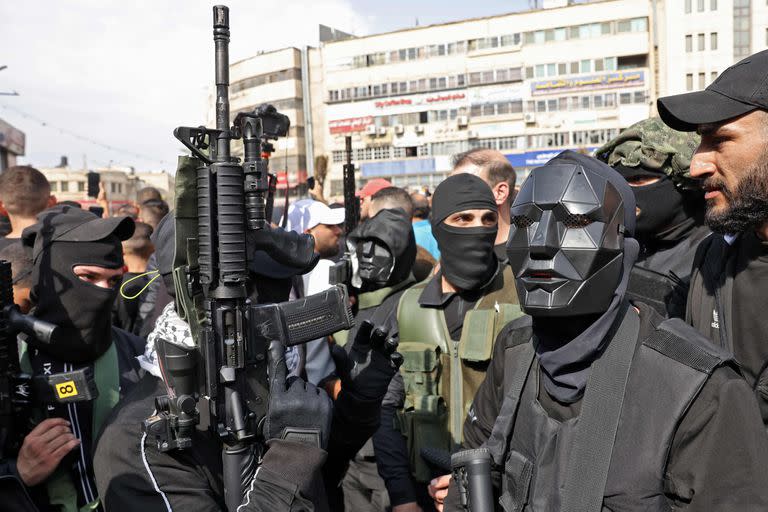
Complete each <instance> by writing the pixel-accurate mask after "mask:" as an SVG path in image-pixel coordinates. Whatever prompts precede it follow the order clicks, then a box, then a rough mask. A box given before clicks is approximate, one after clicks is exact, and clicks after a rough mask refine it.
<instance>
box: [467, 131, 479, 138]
mask: <svg viewBox="0 0 768 512" xmlns="http://www.w3.org/2000/svg"><path fill="white" fill-rule="evenodd" d="M467 137H468V138H470V139H476V138H477V132H476V131H475V130H468V131H467Z"/></svg>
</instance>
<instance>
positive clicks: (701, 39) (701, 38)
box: [696, 34, 704, 52]
mask: <svg viewBox="0 0 768 512" xmlns="http://www.w3.org/2000/svg"><path fill="white" fill-rule="evenodd" d="M696 39H697V40H698V45H697V49H698V50H699V51H700V52H702V51H704V34H699V37H697V38H696Z"/></svg>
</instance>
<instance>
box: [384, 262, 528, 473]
mask: <svg viewBox="0 0 768 512" xmlns="http://www.w3.org/2000/svg"><path fill="white" fill-rule="evenodd" d="M430 279H431V278H430ZM428 282H429V279H427V280H425V281H422V282H421V283H418V284H416V285H415V286H413V287H411V288H410V289H408V290H406V292H405V293H404V294H403V296H402V297H401V298H400V303H399V304H398V310H397V322H398V326H399V331H400V344H399V346H398V351H399V352H400V353H401V354H402V355H403V358H404V362H403V365H402V367H401V368H400V373H401V374H402V376H403V380H404V381H405V395H406V399H405V407H404V409H403V411H402V412H401V413H400V414H399V416H398V421H399V423H400V425H399V428H400V430H401V431H402V433H403V435H405V436H406V438H407V441H408V456H409V460H410V466H411V470H412V471H413V474H414V476H415V477H416V479H417V480H418V481H420V482H427V481H429V480H430V479H431V478H432V477H433V476H434V475H433V472H432V471H431V470H430V468H429V467H428V466H427V464H426V462H425V461H424V460H423V459H422V457H421V450H422V449H423V448H433V449H439V450H446V451H453V450H455V449H456V448H457V447H458V446H460V445H461V431H462V424H463V421H464V417H465V415H466V412H467V410H468V409H469V406H470V405H471V403H472V399H473V398H474V396H475V393H476V392H477V388H478V387H479V386H480V383H481V382H482V381H483V379H484V377H485V371H486V369H487V368H488V364H489V362H490V359H491V354H493V345H494V343H495V341H496V336H497V335H498V333H499V332H500V331H501V329H502V328H503V327H504V326H505V325H506V324H507V323H509V322H510V321H511V320H513V319H515V318H517V317H519V316H520V315H522V311H521V310H520V306H519V304H518V300H517V294H516V292H515V287H514V276H513V274H512V269H511V268H510V267H509V266H508V265H505V266H504V270H503V272H499V273H498V275H497V276H496V278H495V279H494V281H493V283H491V284H490V285H489V286H488V291H487V293H486V295H484V296H483V297H482V298H481V299H480V300H479V301H478V302H477V304H476V305H475V307H474V308H473V309H472V310H470V311H468V312H467V313H466V315H465V316H464V324H463V328H462V333H461V339H460V340H459V341H453V340H452V339H451V336H450V334H449V332H448V326H447V324H446V322H445V313H444V312H443V310H442V309H438V308H424V307H421V306H420V305H419V297H420V296H421V293H422V292H423V290H424V287H426V285H427V283H428Z"/></svg>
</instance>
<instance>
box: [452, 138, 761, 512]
mask: <svg viewBox="0 0 768 512" xmlns="http://www.w3.org/2000/svg"><path fill="white" fill-rule="evenodd" d="M512 219H513V227H512V230H511V231H510V238H509V243H508V244H507V253H508V256H509V264H510V266H511V267H512V269H513V270H514V272H515V276H516V278H517V281H516V285H517V290H518V294H519V296H520V303H521V305H522V307H523V309H524V311H525V312H526V313H527V314H528V315H530V316H527V317H523V318H521V319H518V320H516V321H514V322H512V323H510V324H509V325H508V326H507V327H505V328H504V330H503V331H502V333H501V334H500V335H499V339H498V341H497V342H496V347H495V350H494V355H493V361H492V363H491V367H490V368H489V369H488V373H487V375H486V378H485V381H484V382H483V383H482V385H481V386H480V389H479V391H478V393H477V395H476V396H475V400H474V403H473V404H472V408H471V410H470V412H469V414H468V415H467V418H466V422H465V423H464V446H465V447H467V448H478V447H480V446H483V447H484V448H485V449H486V450H487V452H486V453H487V454H488V455H489V456H490V458H491V460H492V462H493V468H494V469H493V470H492V471H493V472H494V474H495V475H492V476H491V479H492V481H493V482H495V489H494V498H497V499H498V500H499V503H500V504H501V505H502V506H503V508H504V510H531V511H544V510H562V511H576V510H633V511H640V510H673V509H674V510H696V511H699V512H701V511H733V510H750V511H751V510H755V511H756V510H765V509H766V507H768V476H767V475H766V472H765V464H766V463H768V438H766V436H765V431H764V430H763V428H762V425H760V423H759V421H760V420H759V412H758V408H757V404H756V403H755V399H754V397H753V396H752V393H751V392H750V390H749V387H748V385H747V384H746V383H745V382H744V380H743V379H742V378H741V376H740V375H739V373H738V366H737V365H736V364H735V362H734V361H733V360H732V358H731V356H730V355H729V354H728V353H727V352H726V351H724V350H722V349H720V348H718V347H715V346H713V345H712V344H711V343H709V342H708V341H707V340H706V339H705V338H704V337H703V336H701V335H700V334H698V333H697V332H696V331H695V330H694V329H692V328H691V327H690V326H688V325H686V324H685V323H684V322H683V321H681V320H679V319H670V320H664V319H663V318H662V317H661V316H660V315H659V314H657V313H656V312H655V311H654V310H653V308H651V307H649V306H647V305H645V304H643V303H641V302H637V303H632V304H630V303H629V301H628V300H627V298H626V295H625V292H626V289H627V283H628V278H629V272H630V269H631V268H632V265H633V264H634V261H635V258H636V257H637V254H638V250H639V247H638V244H637V241H636V240H635V239H634V238H633V235H634V230H635V200H634V194H633V193H632V190H631V189H630V187H629V185H628V184H627V182H626V181H625V180H624V179H623V178H622V177H621V176H620V175H619V174H618V173H616V171H614V170H613V169H611V168H610V167H608V166H607V165H605V164H603V163H602V162H599V161H597V160H595V159H593V158H590V157H588V156H585V155H580V154H577V153H574V152H571V151H566V152H563V153H561V154H560V155H558V156H557V157H555V158H554V159H552V160H550V161H549V162H548V163H547V164H546V165H545V166H544V167H540V168H538V169H534V170H533V171H532V173H531V174H530V176H529V177H528V179H527V180H526V181H525V183H524V184H523V186H522V188H521V190H520V193H519V195H518V197H517V199H516V200H515V202H514V204H513V206H512ZM451 487H452V488H451V490H450V492H449V495H448V498H447V503H446V504H445V510H461V507H460V505H459V502H458V499H459V494H458V492H456V491H457V489H456V487H455V484H453V483H452V484H451Z"/></svg>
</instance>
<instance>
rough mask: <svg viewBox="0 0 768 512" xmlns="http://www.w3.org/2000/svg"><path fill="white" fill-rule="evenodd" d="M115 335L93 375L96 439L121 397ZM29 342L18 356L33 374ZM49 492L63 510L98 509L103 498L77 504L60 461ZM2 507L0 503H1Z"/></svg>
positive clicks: (47, 483) (52, 501)
mask: <svg viewBox="0 0 768 512" xmlns="http://www.w3.org/2000/svg"><path fill="white" fill-rule="evenodd" d="M117 342H118V340H115V339H113V340H112V344H111V345H110V346H109V348H108V349H107V351H106V352H104V354H102V355H101V356H100V357H99V358H98V359H97V360H96V361H94V363H93V379H94V381H95V383H96V389H98V391H99V396H98V397H96V399H95V400H94V402H93V422H92V425H91V428H92V432H93V438H92V439H93V442H94V444H95V442H96V434H97V433H98V432H99V431H100V430H101V426H102V425H103V424H104V420H106V419H107V416H108V415H109V413H110V412H111V411H112V409H113V408H114V407H115V405H117V402H118V401H119V400H120V368H119V365H118V357H117V347H116V346H115V343H117ZM27 350H28V347H27V344H26V343H21V351H20V354H19V360H20V365H21V369H22V371H24V372H26V373H27V374H30V375H31V374H32V365H31V363H30V360H29V352H28V351H27ZM45 486H46V491H47V492H48V502H49V503H50V504H51V505H57V506H58V507H60V510H61V512H86V511H92V510H97V509H98V507H99V504H100V500H99V499H98V498H97V499H95V500H94V501H92V502H91V503H88V504H86V505H83V507H81V508H79V509H78V507H77V491H76V490H75V488H74V487H73V486H74V483H73V481H72V477H71V474H70V470H68V469H67V468H66V467H64V465H63V464H60V465H59V467H58V468H56V471H54V472H53V474H52V475H51V476H50V477H48V479H47V480H46V481H45ZM0 508H1V507H0Z"/></svg>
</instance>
